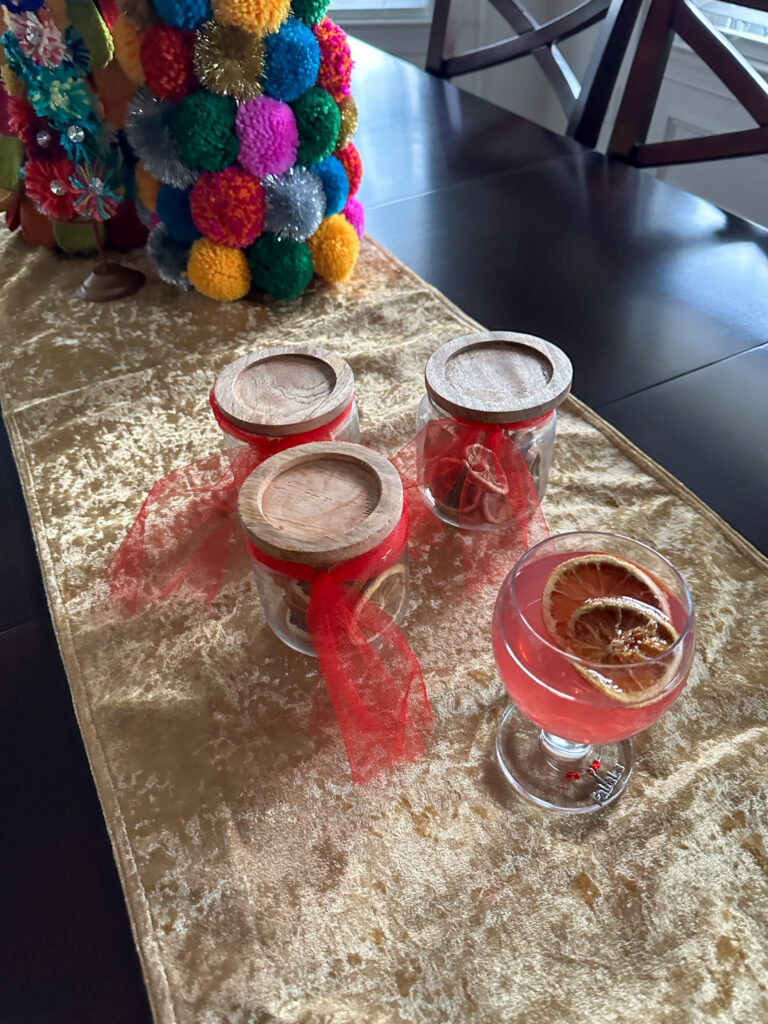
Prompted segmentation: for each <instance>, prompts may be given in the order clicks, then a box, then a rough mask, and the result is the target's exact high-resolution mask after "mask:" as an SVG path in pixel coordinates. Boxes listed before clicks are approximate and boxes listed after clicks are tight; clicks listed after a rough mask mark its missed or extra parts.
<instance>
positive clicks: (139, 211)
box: [133, 196, 152, 228]
mask: <svg viewBox="0 0 768 1024" xmlns="http://www.w3.org/2000/svg"><path fill="white" fill-rule="evenodd" d="M133 205H134V206H135V207H136V216H137V217H138V218H139V220H140V221H141V223H142V224H143V225H144V227H145V228H151V227H152V211H151V210H148V209H147V208H146V206H145V205H144V203H142V201H141V200H140V199H139V197H138V196H136V197H135V198H134V200H133Z"/></svg>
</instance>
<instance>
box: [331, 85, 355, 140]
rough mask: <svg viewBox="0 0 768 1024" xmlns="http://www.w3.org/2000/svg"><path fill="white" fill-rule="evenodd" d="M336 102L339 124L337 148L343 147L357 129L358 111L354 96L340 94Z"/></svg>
mask: <svg viewBox="0 0 768 1024" xmlns="http://www.w3.org/2000/svg"><path fill="white" fill-rule="evenodd" d="M338 104H339V114H340V115H341V124H340V126H339V138H338V141H337V142H336V146H337V148H338V149H343V148H344V146H346V144H347V143H348V142H349V141H350V139H351V138H352V136H353V135H354V134H355V132H356V131H357V122H358V113H357V104H356V103H355V98H354V96H342V97H341V99H340V100H338Z"/></svg>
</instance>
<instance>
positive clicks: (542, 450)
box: [416, 394, 557, 529]
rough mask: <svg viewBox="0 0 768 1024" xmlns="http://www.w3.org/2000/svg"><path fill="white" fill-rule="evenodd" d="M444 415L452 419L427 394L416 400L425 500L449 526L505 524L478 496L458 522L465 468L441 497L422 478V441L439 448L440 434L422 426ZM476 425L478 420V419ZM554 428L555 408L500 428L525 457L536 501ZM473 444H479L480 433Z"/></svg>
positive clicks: (540, 494) (551, 450)
mask: <svg viewBox="0 0 768 1024" xmlns="http://www.w3.org/2000/svg"><path fill="white" fill-rule="evenodd" d="M445 419H453V417H452V416H451V414H450V413H448V412H446V411H445V410H443V409H441V408H440V407H439V406H438V405H436V404H435V403H434V402H433V401H432V399H431V398H430V397H429V395H427V394H425V395H424V396H423V397H422V399H421V402H420V403H419V407H418V411H417V413H416V429H417V436H418V448H417V454H418V460H419V480H420V481H422V483H421V484H420V490H421V492H422V494H423V495H424V497H425V499H426V501H427V503H428V504H429V506H430V507H431V508H432V510H433V512H434V513H435V515H436V516H437V517H438V519H441V520H442V521H443V522H444V523H448V524H449V525H450V526H459V525H461V527H462V529H488V528H489V527H496V526H502V525H504V522H505V521H506V518H504V519H502V520H501V521H496V522H495V521H494V518H495V517H494V512H493V509H492V508H491V507H490V506H489V504H488V502H487V501H486V502H485V503H484V502H483V501H482V500H478V502H477V503H476V504H475V505H474V506H473V507H471V508H469V509H465V510H464V513H463V514H462V521H461V524H460V523H459V497H460V495H461V493H462V490H463V488H464V483H465V479H466V472H463V473H461V474H460V476H459V479H458V481H457V483H456V485H455V486H454V487H453V488H452V489H451V490H450V491H449V492H448V494H447V495H445V496H444V497H443V498H442V499H440V500H438V499H436V498H435V497H434V495H433V494H432V492H431V491H430V489H429V485H428V483H427V482H426V481H425V480H424V466H425V457H424V448H425V444H431V445H433V446H434V447H435V448H437V449H438V450H439V447H440V438H439V433H435V434H432V435H430V433H429V430H428V429H425V428H428V427H429V424H435V431H439V427H438V426H437V422H438V421H439V420H445ZM478 425H481V424H480V423H478ZM488 426H489V427H492V426H494V424H488ZM556 430H557V412H556V411H555V410H554V409H553V410H552V412H551V413H549V414H547V415H546V417H545V418H543V419H541V420H540V422H538V423H535V424H533V425H532V426H529V427H523V428H522V429H519V430H517V429H514V426H512V427H506V428H504V431H503V432H504V433H505V434H506V435H507V437H510V438H511V439H512V440H513V441H514V442H515V444H516V445H517V447H518V449H519V451H520V454H521V455H522V457H523V459H524V460H525V464H526V466H527V467H528V472H529V473H530V475H531V482H532V483H533V487H534V490H535V491H536V494H537V496H538V498H539V501H541V499H542V498H543V497H544V494H545V492H546V489H547V481H548V479H549V470H550V468H551V466H552V456H553V455H554V450H555V433H556ZM476 444H482V435H481V436H480V438H479V439H478V441H477V442H476Z"/></svg>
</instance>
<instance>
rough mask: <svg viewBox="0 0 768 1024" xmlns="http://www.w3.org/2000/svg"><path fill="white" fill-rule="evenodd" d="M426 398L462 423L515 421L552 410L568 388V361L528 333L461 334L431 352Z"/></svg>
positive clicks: (549, 343)
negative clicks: (459, 419) (467, 421)
mask: <svg viewBox="0 0 768 1024" xmlns="http://www.w3.org/2000/svg"><path fill="white" fill-rule="evenodd" d="M424 376H425V379H426V384H427V394H428V395H429V397H430V398H431V399H432V401H433V402H434V403H435V405H439V406H440V408H441V409H444V410H445V411H446V412H448V413H451V415H453V416H459V417H460V418H461V419H465V420H478V421H482V422H484V423H515V422H518V421H520V420H529V419H534V418H535V417H536V416H543V415H544V413H547V412H550V411H551V410H552V409H556V408H557V406H558V405H560V403H561V402H562V401H563V399H564V398H565V397H566V395H567V394H568V392H569V391H570V390H571V381H572V379H573V368H572V366H571V361H570V359H569V358H568V356H567V355H566V354H565V352H563V351H562V349H559V348H558V347H557V345H553V344H551V342H549V341H544V340H543V338H536V337H534V336H533V335H532V334H516V333H512V332H507V331H492V332H489V333H487V334H465V335H463V336H462V337H461V338H454V339H453V341H448V342H446V343H445V345H441V346H440V348H439V349H438V350H437V351H436V352H433V353H432V355H431V356H430V357H429V360H428V362H427V366H426V370H425V373H424Z"/></svg>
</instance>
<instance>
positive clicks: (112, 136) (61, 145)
mask: <svg viewBox="0 0 768 1024" xmlns="http://www.w3.org/2000/svg"><path fill="white" fill-rule="evenodd" d="M0 3H2V7H1V8H0V12H1V14H0V17H1V18H2V21H3V23H4V26H5V31H4V32H3V34H2V37H1V38H0V46H1V51H2V52H1V57H2V68H1V69H0V71H1V73H2V95H3V103H2V110H0V115H2V116H0V133H2V138H0V156H1V157H2V159H1V160H0V171H1V172H2V173H1V174H0V178H1V179H2V180H0V188H2V189H4V190H5V198H4V201H3V206H4V208H5V210H6V220H7V222H8V224H9V226H10V227H11V228H14V227H16V226H19V225H20V226H21V228H22V231H23V233H24V235H25V237H26V238H27V239H28V240H29V241H31V242H36V243H39V244H43V245H51V246H52V245H54V244H58V245H59V246H60V247H61V248H62V249H64V250H67V251H73V252H77V251H87V250H92V249H93V248H95V247H96V245H97V244H98V245H100V244H101V242H102V240H103V238H104V237H105V234H106V232H105V223H106V222H108V221H114V223H113V225H112V226H113V228H114V230H113V232H112V233H111V236H110V242H112V243H113V244H115V245H116V246H117V247H119V248H130V247H132V246H134V245H140V244H142V242H143V240H144V238H145V237H146V229H143V228H142V226H141V224H140V223H139V222H138V221H137V219H136V214H135V212H134V210H133V207H132V204H130V203H129V202H127V201H126V200H127V197H126V185H127V184H130V183H131V176H130V168H129V167H128V166H127V165H126V154H128V149H127V146H126V144H125V139H124V137H122V138H121V137H120V133H119V127H120V126H121V124H120V122H121V118H122V116H123V111H124V108H125V102H126V99H127V98H128V96H129V95H130V90H131V87H130V83H128V80H127V79H126V78H125V75H124V74H123V72H122V70H121V69H120V67H119V65H118V64H117V63H116V62H115V61H113V50H114V47H113V42H112V35H111V32H110V30H109V27H108V23H107V20H105V17H107V18H108V17H109V9H108V4H105V5H104V13H105V16H104V17H103V16H102V13H101V11H100V9H99V8H98V7H97V6H96V4H95V3H93V2H91V0H78V2H74V3H62V2H56V0H48V5H45V4H43V2H42V0H0ZM114 13H115V16H116V13H117V12H116V11H115V12H114ZM126 83H127V84H128V86H129V89H128V90H126V88H125V86H126ZM107 114H109V115H114V116H115V121H116V122H117V124H114V123H112V122H111V121H110V120H108V119H107V117H106V116H105V115H107ZM128 160H129V161H130V156H129V157H128Z"/></svg>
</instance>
